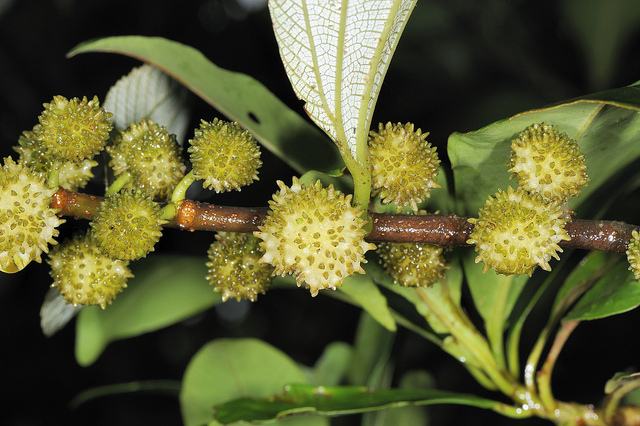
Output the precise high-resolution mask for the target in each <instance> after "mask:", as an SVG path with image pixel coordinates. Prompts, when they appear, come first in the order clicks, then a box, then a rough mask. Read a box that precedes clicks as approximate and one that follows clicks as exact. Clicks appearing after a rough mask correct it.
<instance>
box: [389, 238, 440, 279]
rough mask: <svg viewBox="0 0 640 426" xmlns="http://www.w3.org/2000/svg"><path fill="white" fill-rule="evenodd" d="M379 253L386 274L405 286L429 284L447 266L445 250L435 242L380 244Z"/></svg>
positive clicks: (437, 277)
mask: <svg viewBox="0 0 640 426" xmlns="http://www.w3.org/2000/svg"><path fill="white" fill-rule="evenodd" d="M376 252H377V253H378V255H379V256H380V263H381V264H382V266H383V267H384V268H385V270H386V272H387V274H389V275H391V276H392V277H393V279H394V280H395V282H396V283H397V284H400V285H402V286H404V287H428V286H430V285H432V284H434V283H436V282H437V281H438V280H440V279H441V278H442V277H443V276H444V273H445V271H446V270H447V269H448V265H447V262H446V260H445V258H444V249H443V248H442V247H440V246H437V245H434V244H423V243H379V244H378V249H377V250H376Z"/></svg>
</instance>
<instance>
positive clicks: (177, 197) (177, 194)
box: [171, 170, 196, 204]
mask: <svg viewBox="0 0 640 426" xmlns="http://www.w3.org/2000/svg"><path fill="white" fill-rule="evenodd" d="M195 181H196V177H195V176H194V174H193V170H191V171H190V172H189V173H187V174H186V175H185V176H184V177H183V178H182V180H181V181H180V182H179V183H178V185H176V187H175V188H174V190H173V194H171V203H172V204H176V203H178V202H180V201H183V200H184V199H185V198H186V195H187V189H189V187H190V186H191V184H192V183H193V182H195Z"/></svg>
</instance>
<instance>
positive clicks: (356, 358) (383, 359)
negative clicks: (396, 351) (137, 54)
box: [347, 312, 395, 387]
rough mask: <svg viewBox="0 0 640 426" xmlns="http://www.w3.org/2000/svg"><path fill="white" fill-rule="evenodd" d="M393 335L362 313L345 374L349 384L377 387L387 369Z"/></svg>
mask: <svg viewBox="0 0 640 426" xmlns="http://www.w3.org/2000/svg"><path fill="white" fill-rule="evenodd" d="M394 338H395V333H392V332H390V331H389V330H387V329H385V328H383V327H382V326H381V325H380V323H379V322H377V321H375V320H374V319H373V318H372V317H371V315H369V314H368V313H367V312H362V314H361V315H360V321H359V322H358V328H357V330H356V338H355V343H354V347H353V356H352V358H351V365H350V367H349V370H348V372H347V375H348V379H349V383H350V384H354V385H366V386H371V387H375V386H379V384H380V381H381V380H382V379H383V377H384V370H385V368H387V363H388V361H389V356H390V354H391V347H392V346H393V340H394Z"/></svg>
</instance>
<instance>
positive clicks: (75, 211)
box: [52, 188, 640, 253]
mask: <svg viewBox="0 0 640 426" xmlns="http://www.w3.org/2000/svg"><path fill="white" fill-rule="evenodd" d="M174 194H175V192H174ZM58 198H60V199H61V200H62V199H66V200H67V201H66V202H64V203H60V202H58V203H52V207H54V204H55V208H59V209H60V210H61V211H60V212H59V213H58V214H59V215H60V216H75V217H78V218H82V219H92V218H93V215H94V214H95V213H94V210H93V209H94V207H95V204H96V203H97V204H100V202H102V200H103V199H104V198H103V197H98V196H93V195H87V194H82V193H75V192H72V191H69V190H66V189H63V188H60V189H59V190H58ZM185 203H189V204H190V205H191V206H193V207H194V209H195V210H194V218H193V221H192V223H191V224H190V226H189V229H192V230H194V231H195V230H198V231H233V232H253V231H257V230H258V226H261V225H262V223H263V222H264V219H265V217H266V215H267V211H268V209H267V208H266V207H228V206H218V205H213V204H208V203H199V202H194V201H190V200H187V201H185ZM183 204H184V203H183ZM178 210H179V209H178ZM369 214H370V216H371V219H372V230H371V233H370V234H369V235H368V237H367V240H368V241H391V242H398V243H402V242H404V243H406V242H413V243H429V244H436V245H439V246H441V247H449V248H452V247H458V246H464V245H467V244H466V240H467V239H468V238H469V234H470V233H471V231H473V225H472V224H470V223H469V222H468V221H467V218H466V217H463V216H456V215H449V214H433V215H424V216H414V215H403V214H380V213H373V212H369ZM167 226H174V227H176V226H179V224H178V223H176V221H172V222H170V223H169V224H168V225H167ZM565 229H566V230H567V233H568V234H569V236H570V237H571V241H562V242H560V246H561V247H571V248H579V249H585V250H600V251H606V252H610V253H624V252H625V251H626V249H627V243H628V242H629V240H630V239H631V232H632V231H633V230H636V229H640V227H639V226H636V225H631V224H628V223H624V222H609V221H594V220H574V221H573V222H571V223H568V224H567V225H566V226H565Z"/></svg>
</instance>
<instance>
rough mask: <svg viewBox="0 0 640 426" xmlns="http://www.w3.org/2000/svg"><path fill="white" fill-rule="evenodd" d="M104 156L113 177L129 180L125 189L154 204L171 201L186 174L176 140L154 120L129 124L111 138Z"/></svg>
mask: <svg viewBox="0 0 640 426" xmlns="http://www.w3.org/2000/svg"><path fill="white" fill-rule="evenodd" d="M107 152H108V153H109V154H110V155H111V161H110V163H109V165H110V166H111V168H112V169H113V173H114V175H115V176H116V177H120V176H122V175H125V174H128V175H127V177H129V176H130V180H129V182H128V183H127V184H126V185H125V186H124V188H127V189H132V188H137V189H140V190H142V191H144V192H147V193H148V194H149V195H150V196H151V198H153V199H154V200H156V201H165V200H167V199H169V198H170V197H171V193H172V192H173V189H174V188H175V187H176V185H178V183H179V182H180V180H182V178H183V177H184V173H185V170H186V167H185V165H184V163H183V161H182V155H181V153H180V146H179V145H178V143H177V141H176V136H175V135H172V134H169V132H168V130H167V128H166V127H164V126H160V125H158V124H156V123H154V122H153V120H142V121H141V122H140V123H132V124H131V125H130V126H129V128H127V129H126V130H124V131H121V132H120V133H119V135H118V136H116V137H115V138H114V140H113V144H112V145H111V146H109V147H107Z"/></svg>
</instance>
